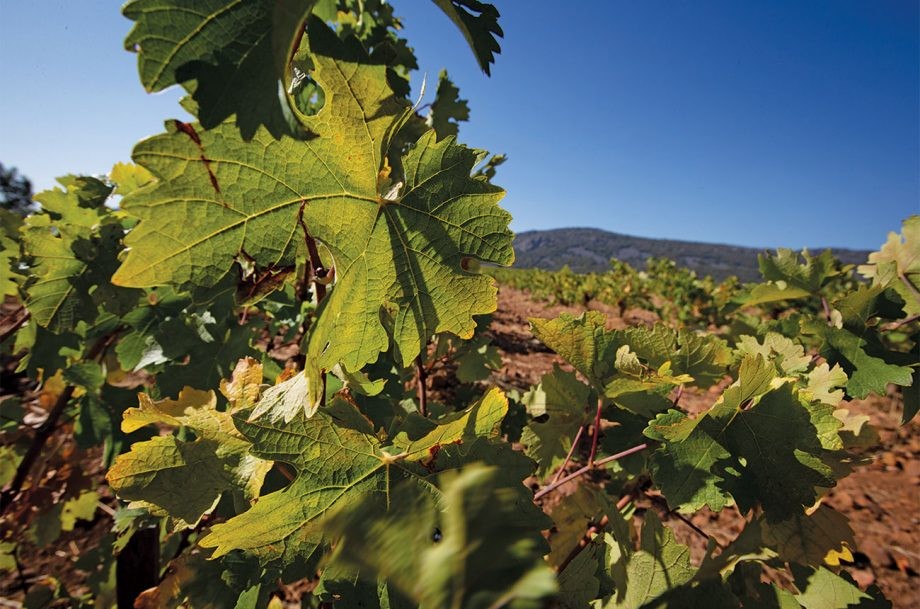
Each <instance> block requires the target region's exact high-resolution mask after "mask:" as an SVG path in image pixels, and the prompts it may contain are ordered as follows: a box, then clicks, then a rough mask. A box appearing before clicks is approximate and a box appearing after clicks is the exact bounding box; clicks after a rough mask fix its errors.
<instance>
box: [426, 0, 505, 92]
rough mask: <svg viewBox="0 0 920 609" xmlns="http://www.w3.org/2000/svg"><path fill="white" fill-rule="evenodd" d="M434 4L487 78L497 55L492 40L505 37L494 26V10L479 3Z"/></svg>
mask: <svg viewBox="0 0 920 609" xmlns="http://www.w3.org/2000/svg"><path fill="white" fill-rule="evenodd" d="M434 3H435V4H436V5H437V6H438V8H440V9H441V10H442V11H444V13H445V14H446V15H447V16H448V17H450V20H451V21H453V22H454V25H456V26H457V27H458V28H460V31H461V32H462V33H463V37H464V38H466V42H467V44H469V45H470V48H471V49H472V50H473V54H474V55H476V61H478V62H479V67H480V68H482V71H483V72H485V73H486V74H489V69H490V68H489V66H490V64H493V63H495V54H496V53H501V47H499V45H498V40H496V37H499V38H500V37H502V36H504V35H505V33H504V32H503V31H502V28H501V26H500V25H498V9H496V8H495V7H494V6H492V5H491V4H486V3H485V2H480V1H479V0H434Z"/></svg>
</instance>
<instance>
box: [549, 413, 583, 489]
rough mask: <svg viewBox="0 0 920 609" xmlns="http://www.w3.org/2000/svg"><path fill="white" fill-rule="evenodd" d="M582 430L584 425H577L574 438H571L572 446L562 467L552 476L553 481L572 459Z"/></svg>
mask: <svg viewBox="0 0 920 609" xmlns="http://www.w3.org/2000/svg"><path fill="white" fill-rule="evenodd" d="M584 431H585V426H584V425H581V426H579V427H578V433H576V434H575V439H574V440H572V447H571V448H570V449H569V454H567V455H566V456H565V461H563V462H562V467H560V468H559V471H557V472H556V475H555V476H553V482H554V483H555V482H558V481H559V476H561V475H562V472H564V471H565V468H566V467H568V466H569V461H571V460H572V455H573V454H575V449H576V448H578V443H579V442H580V441H581V434H583V433H584Z"/></svg>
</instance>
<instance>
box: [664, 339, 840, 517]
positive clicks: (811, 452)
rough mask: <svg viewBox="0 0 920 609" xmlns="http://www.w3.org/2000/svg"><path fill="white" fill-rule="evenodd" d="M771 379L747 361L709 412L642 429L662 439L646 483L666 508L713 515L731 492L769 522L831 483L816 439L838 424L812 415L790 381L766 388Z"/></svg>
mask: <svg viewBox="0 0 920 609" xmlns="http://www.w3.org/2000/svg"><path fill="white" fill-rule="evenodd" d="M774 374H775V373H774V372H773V367H772V365H771V364H768V363H766V362H765V361H764V360H763V358H762V357H760V356H759V355H757V356H755V357H750V356H749V357H747V358H745V359H744V360H743V361H742V366H741V370H740V372H739V380H738V381H737V382H736V383H735V384H733V385H732V386H731V387H729V388H728V389H726V391H725V393H723V394H722V396H721V397H720V399H719V401H718V402H717V403H716V404H715V405H714V406H713V407H712V408H711V409H710V410H709V411H708V412H706V413H705V414H703V415H701V416H699V417H697V418H696V419H690V418H688V417H687V416H686V415H684V414H683V413H680V412H677V411H673V410H672V411H669V412H668V413H665V414H663V415H659V416H658V417H657V418H656V419H655V420H654V421H652V422H651V423H650V424H649V427H648V429H647V430H646V435H648V436H649V437H651V438H653V439H656V440H659V441H661V442H663V445H662V446H661V447H659V448H658V449H657V450H656V451H655V452H653V453H652V455H651V463H650V466H651V472H652V478H653V480H654V481H655V483H656V484H658V485H660V486H661V488H662V490H663V491H664V493H665V496H666V497H667V499H668V502H669V505H671V506H673V507H675V508H677V509H679V510H680V511H687V512H689V511H694V510H697V509H699V508H700V507H702V506H703V505H705V504H709V506H710V507H712V508H713V509H715V510H718V509H721V508H722V507H724V506H725V505H726V504H727V501H728V500H727V495H729V494H730V495H731V496H732V497H733V498H734V499H735V501H736V502H737V503H738V505H739V506H740V507H741V509H742V510H744V511H746V510H748V509H750V508H751V507H753V506H754V505H755V504H757V503H758V502H760V503H761V504H762V505H763V508H764V512H765V513H766V515H767V518H768V520H770V521H771V522H775V521H779V520H785V519H787V518H789V517H791V516H792V515H794V514H796V513H799V512H801V511H802V509H803V507H804V506H810V505H812V504H813V503H814V501H815V499H816V498H817V492H816V488H817V487H829V486H833V485H834V478H833V477H832V475H831V468H830V467H829V466H828V465H827V464H826V463H825V459H827V458H829V457H828V456H827V455H826V454H825V452H824V449H823V446H822V443H821V439H820V438H821V436H822V435H824V434H829V433H831V432H832V431H833V432H836V430H837V429H838V428H839V427H840V423H839V421H837V420H836V419H835V418H834V417H833V416H828V417H813V415H812V412H811V410H809V409H808V408H806V407H805V406H804V405H803V404H802V403H801V401H800V399H799V397H798V394H797V392H796V391H795V389H794V388H793V386H792V385H791V384H789V383H785V384H782V385H781V386H779V387H778V388H775V389H772V388H771V381H772V380H773V376H774ZM816 421H818V422H819V424H820V425H821V427H820V429H819V428H816V427H815V422H816ZM766 447H769V449H767V448H766Z"/></svg>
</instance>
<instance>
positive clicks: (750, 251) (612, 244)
mask: <svg viewBox="0 0 920 609" xmlns="http://www.w3.org/2000/svg"><path fill="white" fill-rule="evenodd" d="M825 249H830V250H831V251H832V252H833V253H834V255H835V256H837V258H839V259H840V260H841V261H842V262H844V263H847V264H862V263H864V262H865V261H866V258H867V257H868V255H869V253H870V252H869V251H868V250H854V249H848V248H820V249H817V248H816V249H811V248H809V251H810V252H812V253H816V254H817V253H820V252H822V251H824V250H825ZM514 251H515V263H514V266H515V268H540V269H546V270H558V269H560V268H562V267H563V266H568V267H569V268H570V269H572V270H573V271H576V272H579V273H589V272H600V271H603V270H605V269H607V267H608V264H609V260H610V259H611V258H617V259H619V260H622V261H624V262H627V263H629V264H630V265H631V266H633V267H636V268H640V269H642V268H645V260H646V259H647V258H650V257H663V258H670V259H671V260H674V261H675V262H676V263H677V264H678V265H679V266H684V267H687V268H690V269H692V270H694V271H696V273H697V274H698V275H700V276H703V275H712V277H713V278H715V279H719V280H721V279H724V278H726V277H728V276H729V275H737V276H738V277H739V278H740V279H741V280H743V281H755V280H758V279H759V278H760V272H759V269H758V265H757V255H758V254H761V253H763V252H766V251H773V250H768V249H766V248H763V249H761V248H754V247H744V246H740V245H725V244H718V243H703V242H698V241H679V240H673V239H653V238H649V237H634V236H632V235H624V234H622V233H614V232H610V231H606V230H602V229H599V228H582V227H575V228H556V229H550V230H529V231H523V232H520V233H517V235H515V239H514Z"/></svg>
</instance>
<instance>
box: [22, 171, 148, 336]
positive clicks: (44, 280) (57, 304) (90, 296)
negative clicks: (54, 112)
mask: <svg viewBox="0 0 920 609" xmlns="http://www.w3.org/2000/svg"><path fill="white" fill-rule="evenodd" d="M58 181H59V183H60V184H61V186H63V188H55V189H53V190H46V191H44V192H41V193H39V194H37V195H36V196H35V200H36V201H38V202H40V203H41V204H42V208H43V210H44V212H45V213H40V214H33V215H31V216H29V217H28V218H27V220H26V224H25V225H24V226H23V228H22V243H23V253H24V254H25V255H26V256H27V257H29V258H31V260H32V268H31V276H32V277H31V279H30V280H29V282H28V283H27V284H26V292H27V294H28V297H27V299H26V306H27V307H28V309H29V311H30V312H31V314H32V318H33V319H34V320H35V321H36V323H38V324H39V325H41V326H43V327H46V328H48V329H50V330H51V331H52V332H55V333H61V332H65V331H68V330H72V329H73V328H74V327H75V326H76V324H77V322H79V321H85V322H87V323H92V321H93V320H95V318H96V307H97V305H98V304H100V303H105V305H106V308H107V309H108V310H109V311H110V312H112V313H116V314H118V313H121V312H126V311H127V310H129V309H130V308H131V307H132V306H133V305H134V303H135V302H136V300H137V297H138V295H139V292H138V291H137V290H127V289H124V288H118V287H115V286H112V285H111V284H110V282H109V278H110V277H111V276H112V273H113V272H114V271H115V268H116V267H117V265H118V255H119V253H120V252H121V249H122V245H121V239H122V237H123V235H124V230H123V229H122V227H121V225H120V224H119V223H118V222H117V221H116V220H115V219H114V218H113V216H112V214H111V213H110V212H109V210H108V209H107V208H106V207H105V206H104V203H105V200H106V199H107V197H108V196H109V194H110V193H111V190H112V189H111V187H110V186H107V185H106V184H104V183H103V182H101V181H100V180H97V179H96V178H89V177H74V176H65V177H63V178H60V179H59V180H58Z"/></svg>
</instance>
